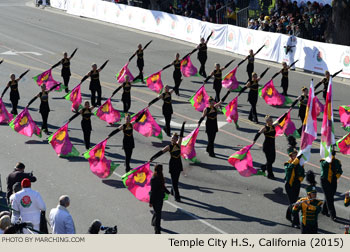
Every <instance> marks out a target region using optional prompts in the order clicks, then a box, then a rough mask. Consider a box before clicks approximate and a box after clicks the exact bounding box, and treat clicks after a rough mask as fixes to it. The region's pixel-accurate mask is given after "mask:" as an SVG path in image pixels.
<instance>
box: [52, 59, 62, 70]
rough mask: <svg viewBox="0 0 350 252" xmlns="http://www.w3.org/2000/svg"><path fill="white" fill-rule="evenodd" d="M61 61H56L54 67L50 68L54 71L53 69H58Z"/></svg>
mask: <svg viewBox="0 0 350 252" xmlns="http://www.w3.org/2000/svg"><path fill="white" fill-rule="evenodd" d="M61 63H62V61H58V62H57V63H56V64H55V65H53V66H52V67H51V69H54V68H55V67H58V66H59V65H61Z"/></svg>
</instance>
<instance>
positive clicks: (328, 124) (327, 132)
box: [320, 77, 335, 163]
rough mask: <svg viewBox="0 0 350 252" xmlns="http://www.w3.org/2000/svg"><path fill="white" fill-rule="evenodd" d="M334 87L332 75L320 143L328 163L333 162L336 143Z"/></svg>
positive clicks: (322, 153) (321, 150) (323, 155)
mask: <svg viewBox="0 0 350 252" xmlns="http://www.w3.org/2000/svg"><path fill="white" fill-rule="evenodd" d="M332 88H333V83H332V77H331V78H330V79H329V84H328V89H327V97H326V105H325V111H324V113H323V120H322V128H321V145H320V155H321V158H324V159H325V160H326V161H327V162H328V163H330V162H332V148H333V145H334V144H335V136H334V120H333V94H332V93H333V91H332Z"/></svg>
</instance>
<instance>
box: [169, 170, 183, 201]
mask: <svg viewBox="0 0 350 252" xmlns="http://www.w3.org/2000/svg"><path fill="white" fill-rule="evenodd" d="M180 174H181V171H176V172H172V173H170V176H171V185H172V188H171V191H172V192H173V193H174V197H175V199H176V200H180V193H179V178H180Z"/></svg>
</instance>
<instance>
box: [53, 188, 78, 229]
mask: <svg viewBox="0 0 350 252" xmlns="http://www.w3.org/2000/svg"><path fill="white" fill-rule="evenodd" d="M69 205H70V199H69V197H68V196H67V195H62V196H61V197H60V198H59V204H58V206H57V207H56V208H53V209H51V211H50V225H51V227H52V233H53V234H75V227H74V222H73V218H72V216H71V215H70V213H69V212H68V210H67V208H68V207H69Z"/></svg>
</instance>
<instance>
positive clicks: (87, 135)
mask: <svg viewBox="0 0 350 252" xmlns="http://www.w3.org/2000/svg"><path fill="white" fill-rule="evenodd" d="M83 133H84V143H85V148H86V149H87V150H88V149H90V136H91V130H86V129H84V128H83Z"/></svg>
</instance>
